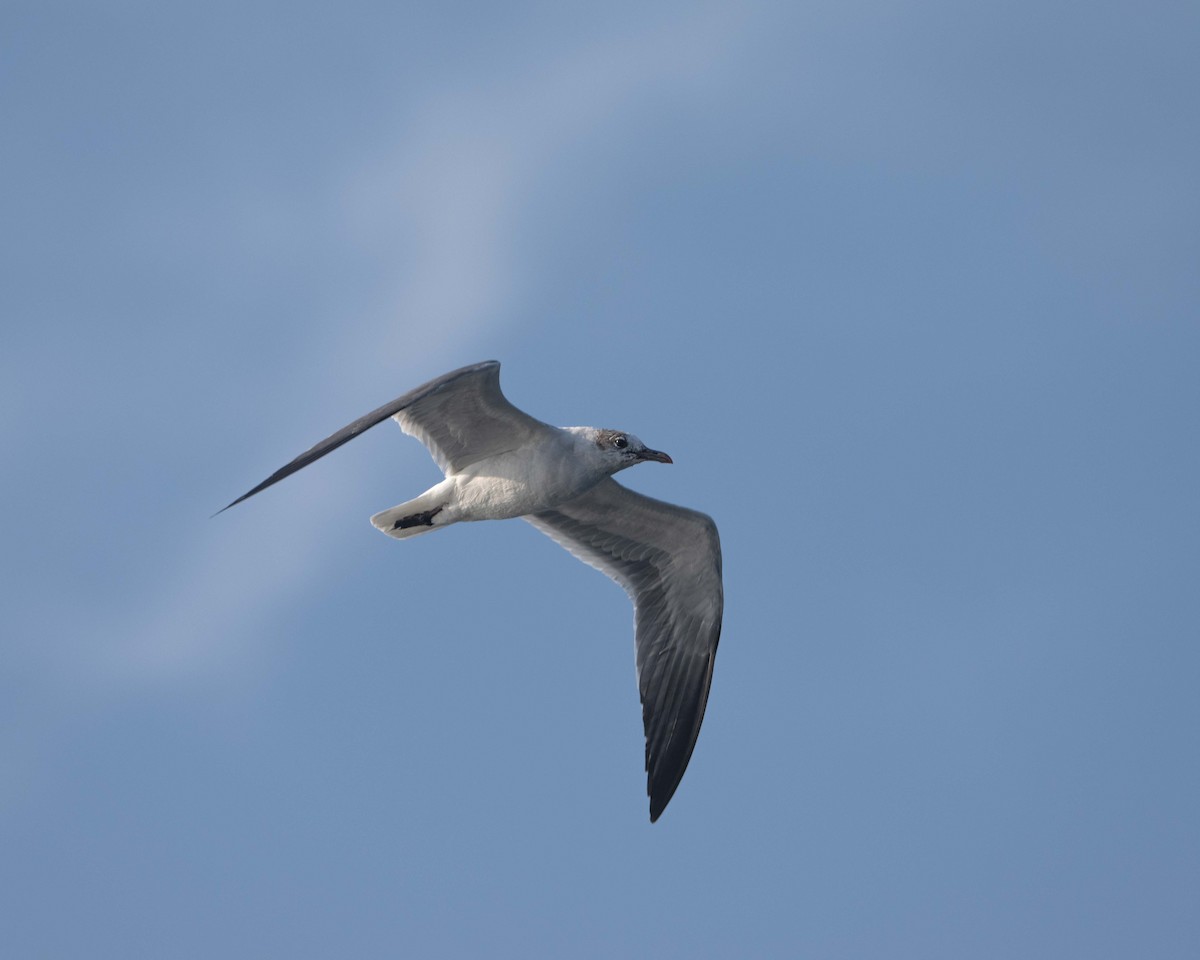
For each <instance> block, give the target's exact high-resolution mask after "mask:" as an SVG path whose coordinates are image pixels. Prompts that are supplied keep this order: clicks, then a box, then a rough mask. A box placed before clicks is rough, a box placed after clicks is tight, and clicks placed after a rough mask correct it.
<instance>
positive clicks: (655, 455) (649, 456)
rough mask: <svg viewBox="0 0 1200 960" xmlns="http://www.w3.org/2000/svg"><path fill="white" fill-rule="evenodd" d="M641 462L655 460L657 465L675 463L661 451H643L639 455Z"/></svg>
mask: <svg viewBox="0 0 1200 960" xmlns="http://www.w3.org/2000/svg"><path fill="white" fill-rule="evenodd" d="M638 459H639V460H653V461H655V462H656V463H674V462H675V461H674V460H672V459H671V458H670V457H668V456H667V455H666V454H665V453H663V452H662V451H661V450H649V449H646V450H643V451H642V452H641V453H639V454H638Z"/></svg>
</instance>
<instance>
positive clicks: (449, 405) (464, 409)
mask: <svg viewBox="0 0 1200 960" xmlns="http://www.w3.org/2000/svg"><path fill="white" fill-rule="evenodd" d="M388 417H395V418H396V420H397V421H398V422H399V423H400V426H401V428H402V429H403V430H404V431H405V432H406V433H409V434H411V435H413V436H415V437H416V438H417V439H418V440H420V441H421V442H422V443H424V444H425V446H426V447H428V448H429V451H430V453H432V454H433V457H434V459H435V460H436V461H437V463H438V466H440V467H441V468H442V470H443V471H446V472H450V471H451V470H460V469H462V467H464V466H466V465H467V464H470V463H474V462H475V461H476V460H481V459H483V458H485V457H489V456H491V455H492V454H494V453H500V452H503V451H504V450H508V449H512V448H513V447H517V446H520V445H521V444H522V443H523V442H524V441H526V440H528V439H529V437H531V436H532V435H533V434H534V433H536V432H537V431H539V430H549V429H551V428H550V427H547V426H546V425H545V424H544V423H541V422H540V421H538V420H535V419H534V418H533V417H531V416H529V415H528V414H525V413H522V412H521V411H520V410H518V409H517V408H516V407H514V406H513V405H512V404H511V403H509V402H508V401H507V400H506V399H504V394H502V393H501V392H500V364H499V363H498V362H497V361H495V360H488V361H486V362H484V363H476V364H473V365H471V366H469V367H462V368H460V369H458V370H454V371H452V372H450V373H447V374H444V375H443V376H440V377H438V378H437V379H436V380H430V381H429V382H428V383H426V384H424V385H423V386H420V387H417V388H416V389H415V390H410V391H409V392H408V393H406V394H404V396H402V397H397V398H396V399H395V400H392V401H391V402H390V403H385V404H384V405H383V406H382V407H379V408H378V409H375V410H372V411H371V412H370V413H368V414H366V415H365V416H362V417H359V418H358V419H357V420H355V421H354V422H353V423H351V424H347V425H346V426H344V427H342V429H341V430H339V431H338V432H337V433H335V434H332V435H331V436H328V437H326V438H325V439H324V440H322V441H321V442H320V443H317V444H315V445H314V446H313V447H311V448H310V449H308V450H306V451H305V452H304V453H302V454H300V456H298V457H296V459H295V460H293V461H291V463H288V464H286V465H284V466H282V467H280V468H279V469H278V470H276V471H275V472H274V473H273V474H271V475H270V476H269V477H267V479H266V480H264V481H263V482H262V483H260V484H259V485H258V486H257V487H255V488H254V489H253V490H250V491H248V492H246V493H243V494H242V495H241V496H240V497H238V498H237V499H236V500H234V501H233V502H232V503H230V504H228V505H227V506H224V507H222V508H221V509H220V510H218V511H217V513H222V512H224V511H225V510H228V509H229V508H230V507H232V506H234V505H235V504H238V503H241V502H242V501H243V500H247V499H249V498H250V497H252V496H254V495H255V494H256V493H261V492H262V491H263V490H266V489H267V487H270V486H272V485H274V484H276V483H278V482H279V481H280V480H283V479H284V478H285V477H290V476H291V475H292V474H293V473H295V472H296V471H297V470H300V469H302V468H304V467H307V466H308V465H309V464H310V463H312V462H314V461H316V460H320V459H321V457H323V456H325V454H327V453H330V452H332V451H334V450H336V449H337V448H338V447H340V446H341V445H342V444H343V443H346V442H347V441H349V440H353V439H354V438H355V437H357V436H358V435H359V434H360V433H362V432H363V431H365V430H369V429H370V428H371V427H373V426H375V424H377V423H382V422H383V421H384V420H386V419H387V418H388Z"/></svg>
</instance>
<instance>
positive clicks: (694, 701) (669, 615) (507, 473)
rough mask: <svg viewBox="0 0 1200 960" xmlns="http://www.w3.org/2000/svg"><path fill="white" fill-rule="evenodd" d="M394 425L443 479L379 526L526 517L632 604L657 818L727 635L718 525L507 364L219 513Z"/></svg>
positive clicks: (359, 425) (639, 448)
mask: <svg viewBox="0 0 1200 960" xmlns="http://www.w3.org/2000/svg"><path fill="white" fill-rule="evenodd" d="M388 417H392V418H394V419H395V420H396V422H397V423H398V424H400V429H401V430H403V431H404V432H405V433H407V434H409V435H410V436H413V437H416V438H417V439H418V440H420V441H421V442H422V443H423V444H425V446H426V447H427V448H428V449H429V452H430V453H431V454H432V455H433V458H434V460H436V461H437V465H438V466H439V467H440V468H441V469H442V472H443V473H444V474H445V479H444V480H442V481H441V482H440V483H437V484H435V485H434V486H433V487H430V488H429V489H428V490H426V491H425V492H424V493H423V494H421V495H420V496H419V497H416V498H415V499H413V500H409V501H408V502H406V503H402V504H400V505H399V506H397V507H392V508H391V509H390V510H384V511H382V512H381V513H377V514H375V516H373V517H372V518H371V523H372V524H374V526H375V527H376V528H377V529H378V530H381V531H383V532H384V533H386V534H387V535H388V536H389V537H395V538H396V539H397V540H406V539H408V538H409V537H415V536H417V535H419V534H422V533H429V532H430V531H432V530H438V529H441V528H442V527H447V526H449V525H450V524H452V523H460V522H462V521H466V520H504V519H508V518H511V517H521V518H522V519H524V520H528V521H529V522H530V523H532V524H533V525H534V526H535V527H537V529H539V530H541V531H542V533H544V534H546V535H547V536H549V537H551V538H552V539H553V540H555V541H557V542H558V543H559V544H561V545H562V546H563V547H565V548H566V549H567V550H569V551H570V552H571V553H573V554H574V555H575V556H576V557H578V558H579V559H580V560H583V561H584V562H585V563H588V564H591V565H592V566H593V567H596V568H597V569H598V570H600V571H602V572H603V573H605V574H607V575H608V576H610V577H611V578H612V579H613V580H615V581H617V583H619V584H620V585H621V586H622V587H624V588H625V591H626V592H627V593H628V594H629V596H630V598H631V599H632V600H633V606H634V623H635V635H636V647H637V676H638V688H639V691H640V693H641V700H642V721H643V724H644V726H645V731H646V776H647V783H646V789H647V793H648V795H649V797H650V821H651V822H654V821H655V820H657V819H658V818H659V816H660V815H661V814H662V812H663V810H664V809H665V808H666V806H667V803H668V802H669V801H670V799H671V797H672V796H673V795H674V794H675V789H676V788H677V787H678V786H679V781H680V779H681V778H682V777H683V773H684V771H685V770H686V769H687V765H688V761H689V760H690V759H691V756H692V750H693V749H694V748H695V746H696V737H697V736H698V735H699V733H700V724H701V721H703V719H704V708H705V705H706V704H707V702H708V691H709V687H710V686H711V685H712V673H713V661H714V658H715V656H716V652H717V641H718V639H719V638H720V635H721V613H722V608H723V603H724V600H723V590H722V584H721V543H720V539H719V538H718V536H717V527H716V524H714V523H713V521H712V518H711V517H708V516H706V515H705V514H703V513H698V512H697V511H695V510H688V509H686V508H684V507H677V506H675V505H674V504H670V503H664V502H662V501H661V500H654V499H652V498H650V497H646V496H643V495H642V494H640V493H635V492H634V491H632V490H629V489H628V488H626V487H623V486H621V485H620V484H619V483H617V482H616V480H614V479H613V474H615V473H618V472H620V471H621V470H624V469H626V468H627V467H632V466H634V465H636V464H639V463H646V462H647V461H653V462H656V463H671V462H672V461H671V458H670V457H669V456H667V455H666V454H665V453H662V452H660V451H658V450H651V449H650V448H649V447H647V446H646V445H645V444H644V443H642V441H641V440H639V439H638V438H637V437H636V436H634V435H633V434H632V433H627V432H625V431H621V430H605V429H597V428H596V427H552V426H550V425H549V424H546V423H542V422H541V421H540V420H535V419H534V418H533V417H531V416H529V415H528V414H526V413H523V412H522V411H520V410H518V409H517V408H516V407H514V406H513V405H512V404H511V403H509V402H508V400H506V399H505V397H504V394H503V393H501V392H500V364H499V363H497V362H496V361H494V360H491V361H487V362H485V363H477V364H474V365H472V366H468V367H463V368H461V369H459V370H455V371H453V372H451V373H447V374H445V375H444V376H441V377H438V378H437V379H435V380H431V381H429V382H428V383H426V384H425V385H424V386H420V387H417V388H416V389H415V390H411V391H409V392H408V393H406V394H404V396H402V397H397V398H396V399H395V400H393V401H392V402H391V403H385V404H384V405H383V406H382V407H379V408H378V409H377V410H373V411H371V412H370V413H368V414H366V416H363V417H359V418H358V419H357V420H355V421H354V422H353V423H351V424H349V425H347V426H345V427H343V428H342V429H341V430H339V431H337V433H335V434H333V435H332V436H329V437H326V438H325V439H324V440H322V441H321V442H320V443H318V444H316V445H315V446H313V447H312V448H311V449H310V450H308V451H306V452H305V453H302V454H300V456H298V457H296V459H294V460H293V461H291V463H289V464H287V465H286V466H283V467H281V468H280V469H278V470H276V471H275V472H274V473H273V474H271V476H269V477H267V479H266V480H264V481H263V482H262V483H260V484H259V485H258V486H256V487H254V488H253V489H252V490H250V491H248V492H247V493H244V494H242V496H240V497H238V498H237V499H236V500H234V501H233V502H232V503H230V504H228V505H227V506H225V507H223V508H222V509H221V510H220V511H218V513H221V512H224V511H225V510H228V509H229V507H232V506H234V505H235V504H238V503H241V502H242V501H243V500H246V499H248V498H249V497H252V496H254V495H255V494H256V493H261V492H262V491H263V490H265V489H267V487H270V486H272V485H273V484H276V483H278V482H279V481H280V480H283V479H284V478H285V477H288V476H291V475H292V474H293V473H295V472H296V471H297V470H300V469H301V468H303V467H306V466H308V465H309V464H310V463H313V462H314V461H316V460H319V459H320V458H321V457H323V456H325V454H327V453H329V452H331V451H333V450H336V449H337V448H338V447H340V446H341V445H342V444H343V443H346V442H347V441H349V440H353V439H354V438H355V437H357V436H358V435H359V434H360V433H362V432H363V431H365V430H368V429H369V428H371V427H373V426H375V425H376V424H377V423H381V422H382V421H384V420H386V419H387V418H388Z"/></svg>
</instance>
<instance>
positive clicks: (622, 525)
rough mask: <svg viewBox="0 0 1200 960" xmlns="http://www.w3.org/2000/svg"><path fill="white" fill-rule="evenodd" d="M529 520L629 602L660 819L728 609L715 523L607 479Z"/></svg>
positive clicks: (653, 806)
mask: <svg viewBox="0 0 1200 960" xmlns="http://www.w3.org/2000/svg"><path fill="white" fill-rule="evenodd" d="M525 519H526V520H528V521H529V522H530V523H532V524H533V525H534V526H535V527H537V528H538V529H539V530H541V531H542V532H543V533H545V534H547V535H548V536H550V537H552V538H553V539H554V540H555V541H557V542H558V543H559V544H561V545H562V546H564V547H566V549H567V550H569V551H570V552H571V553H573V554H574V555H575V556H577V557H579V558H580V559H581V560H583V561H584V562H585V563H589V564H591V565H592V566H594V567H596V568H597V569H599V570H601V571H602V572H604V573H606V574H607V575H608V576H610V577H612V578H613V579H614V580H616V581H617V582H618V583H619V584H621V586H623V587H624V588H625V591H626V592H627V593H628V594H629V596H630V598H631V599H632V600H633V605H634V623H635V634H636V644H637V673H638V689H639V692H640V694H641V700H642V722H643V725H644V727H645V732H646V789H647V793H648V794H649V796H650V819H651V821H654V820H657V819H658V817H659V815H660V814H661V813H662V811H663V810H664V808H665V807H666V805H667V803H668V802H669V801H670V799H671V797H672V796H673V795H674V793H675V789H676V788H677V787H678V786H679V781H680V780H681V779H682V777H683V774H684V771H685V770H686V769H687V765H688V761H689V760H690V759H691V756H692V751H693V750H694V749H695V746H696V738H697V736H699V733H700V724H701V723H702V722H703V720H704V708H705V706H706V705H707V703H708V692H709V689H710V688H711V686H712V671H713V663H714V660H715V657H716V653H717V643H718V641H719V639H720V636H721V615H722V611H723V607H724V598H723V588H722V584H721V542H720V538H719V537H718V535H717V527H716V524H714V523H713V521H712V519H711V518H710V517H707V516H705V515H704V514H702V513H697V512H696V511H695V510H688V509H685V508H684V507H677V506H675V505H673V504H669V503H664V502H662V501H661V500H654V499H652V498H651V497H646V496H643V495H642V494H640V493H635V492H634V491H632V490H629V489H627V488H625V487H622V486H621V485H620V484H619V483H617V482H616V481H615V480H613V479H611V478H609V479H606V480H603V481H601V482H600V483H599V484H597V485H596V486H595V487H593V488H592V489H591V490H589V491H588V492H587V493H585V494H583V495H582V496H580V497H576V498H575V499H574V500H571V501H569V502H567V503H565V504H561V505H560V506H558V507H557V508H556V509H554V510H546V511H543V512H541V513H537V514H534V515H533V516H530V517H526V518H525Z"/></svg>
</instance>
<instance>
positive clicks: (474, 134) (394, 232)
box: [80, 8, 737, 689]
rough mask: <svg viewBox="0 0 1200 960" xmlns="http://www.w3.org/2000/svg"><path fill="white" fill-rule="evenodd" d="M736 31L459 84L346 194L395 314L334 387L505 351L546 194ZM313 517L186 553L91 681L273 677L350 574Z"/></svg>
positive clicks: (677, 32)
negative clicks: (523, 229) (332, 581)
mask: <svg viewBox="0 0 1200 960" xmlns="http://www.w3.org/2000/svg"><path fill="white" fill-rule="evenodd" d="M733 26H734V25H733V24H732V23H731V22H730V20H729V18H728V16H727V15H725V14H723V13H720V12H715V8H714V10H704V9H701V10H699V11H692V12H690V13H689V15H688V16H687V18H685V19H683V20H681V21H680V20H676V21H671V22H664V23H661V24H660V25H659V27H658V28H657V29H656V30H654V31H650V32H643V33H639V34H637V35H633V36H627V37H617V38H608V39H604V40H600V41H596V42H593V43H591V44H590V45H587V46H585V47H582V48H579V49H575V50H560V51H559V52H557V53H556V54H555V55H554V56H553V57H552V58H551V59H550V60H549V61H548V62H543V63H531V64H529V65H528V66H526V67H523V68H521V69H519V70H516V71H514V72H512V73H511V75H510V76H509V77H508V79H507V80H505V81H502V82H498V83H488V82H485V81H484V79H483V78H475V81H474V82H473V83H471V84H469V85H468V84H464V83H459V84H458V85H456V86H455V87H454V89H447V90H444V91H443V92H442V93H441V94H440V95H438V96H435V97H434V98H432V99H431V100H430V101H429V102H427V103H426V104H424V106H423V107H422V108H421V109H418V110H416V111H415V113H414V114H413V115H414V116H415V117H416V119H415V121H414V122H413V123H412V124H411V125H409V126H408V127H407V128H406V129H405V130H404V131H403V132H402V135H399V136H398V137H397V139H396V142H395V143H394V144H392V145H391V146H389V147H387V148H385V149H383V150H382V151H380V152H379V153H377V154H376V156H375V157H373V158H371V159H369V160H367V161H366V162H365V163H364V164H363V165H362V166H361V167H359V168H357V169H354V170H350V171H348V172H347V174H346V176H345V177H344V178H343V180H342V181H341V182H340V183H338V184H336V185H335V187H334V189H335V190H336V191H337V192H338V194H339V197H340V203H341V205H342V209H343V211H344V226H345V229H346V231H347V235H348V237H349V239H350V240H351V242H353V243H354V244H355V245H357V246H359V247H360V248H361V249H362V250H363V251H364V256H365V255H372V256H375V257H381V258H384V261H385V263H387V264H389V265H390V268H391V269H393V270H394V274H395V277H396V280H395V284H394V287H393V289H392V290H391V292H390V293H388V294H387V295H385V296H382V297H380V298H378V303H379V304H380V305H379V307H378V309H376V310H375V311H374V312H372V313H368V315H366V316H362V317H361V318H359V319H358V320H357V321H356V322H354V323H353V324H351V325H347V326H343V327H341V328H340V334H339V338H338V343H336V344H334V355H333V356H332V357H330V356H325V358H324V359H323V361H322V362H323V364H324V366H325V367H326V369H328V370H330V371H331V374H330V375H331V377H332V378H337V377H345V378H351V380H387V381H389V382H392V381H395V382H396V383H397V384H398V385H399V386H403V385H408V384H410V382H411V381H415V380H416V379H418V378H421V377H423V376H426V375H428V374H429V373H430V372H431V371H436V370H438V369H440V368H441V367H443V366H446V365H450V364H453V363H456V362H460V361H461V360H462V359H463V357H464V356H467V355H468V354H469V356H467V358H468V359H479V358H478V357H476V356H474V352H475V351H473V350H469V349H468V347H469V345H470V344H471V343H472V342H475V341H482V340H483V339H484V338H485V336H490V335H493V334H494V332H495V331H494V329H493V327H494V325H495V324H496V322H497V318H503V317H507V316H512V315H513V313H514V312H515V307H516V306H517V305H518V304H519V301H520V299H521V297H522V296H523V295H524V294H525V292H526V291H527V290H529V289H530V288H532V287H533V286H534V285H535V284H536V283H537V281H538V269H539V268H538V263H539V252H538V251H537V250H534V249H519V248H518V246H517V245H516V244H514V242H513V239H512V238H513V234H514V233H515V221H516V219H517V218H519V217H520V216H521V213H522V210H523V208H524V207H525V206H526V205H527V204H528V203H529V202H530V201H531V199H532V198H533V197H534V196H535V195H536V193H537V191H538V188H539V183H540V182H541V181H542V180H543V179H544V177H546V176H547V175H548V173H549V171H551V170H552V168H553V167H554V166H555V163H556V161H557V160H559V159H560V158H561V156H562V154H563V152H564V151H567V150H570V149H573V148H576V147H577V146H578V144H579V143H580V142H581V141H586V140H587V139H588V138H599V137H605V136H616V135H619V134H620V131H621V125H622V123H623V122H636V121H637V120H638V118H639V116H640V114H639V111H641V110H643V109H644V108H645V104H646V103H647V102H648V101H654V100H655V99H656V98H658V97H662V96H678V95H681V94H682V95H685V96H686V95H693V94H694V93H695V92H696V91H697V90H700V91H702V89H703V86H704V84H705V83H707V82H711V79H712V77H711V75H712V73H713V71H716V70H719V68H720V66H721V65H722V64H723V63H724V61H725V58H727V55H728V53H729V50H730V48H731V44H732V43H733V40H734V38H735V37H736V35H737V31H736V30H735V29H733ZM697 84H699V85H700V86H699V87H697V86H696V85H697ZM326 382H327V383H328V382H331V381H330V380H326ZM330 399H332V398H330ZM305 400H306V404H307V405H319V403H320V398H319V397H318V398H317V399H316V400H314V398H313V397H312V396H311V395H309V396H307V397H306V398H305ZM329 406H330V408H331V409H332V408H335V407H336V406H337V404H336V403H332V402H331V403H330V404H329ZM252 479H253V478H252ZM325 482H328V481H325ZM314 483H316V481H314ZM308 489H309V490H310V491H312V490H320V491H322V493H323V494H325V495H328V496H332V495H333V494H332V491H331V490H329V489H327V488H326V487H321V486H319V485H318V486H312V487H309V488H308ZM295 495H296V494H293V496H295ZM315 499H316V498H315V497H314V500H315ZM306 516H307V517H308V519H307V520H306V522H305V523H304V524H302V525H289V526H288V527H287V528H286V530H283V531H280V530H270V529H268V527H267V524H269V523H270V522H271V521H269V520H267V519H266V518H265V517H262V518H259V519H254V520H247V519H242V520H241V522H239V523H238V524H237V525H234V524H227V525H225V526H222V527H221V528H220V532H219V536H218V535H216V534H215V533H213V532H212V531H211V530H206V531H205V532H204V533H203V534H202V535H198V536H197V537H196V538H194V539H193V540H191V541H189V542H184V543H181V544H179V547H178V554H177V556H178V558H179V559H178V563H177V564H176V566H175V567H174V568H171V569H168V570H166V571H164V573H163V574H162V576H161V578H160V580H159V582H158V583H156V584H154V586H153V589H152V590H151V593H152V595H153V598H152V599H150V602H147V600H148V599H149V598H147V597H144V596H143V597H138V598H135V599H134V602H133V603H131V604H130V605H129V607H128V608H127V609H125V610H123V611H120V617H121V619H123V620H124V623H123V624H122V625H120V626H119V627H118V628H116V629H114V630H112V631H111V634H110V635H112V636H119V637H124V638H127V639H125V640H123V641H121V642H120V643H118V644H117V645H115V646H106V647H104V649H103V650H100V649H93V650H92V651H91V652H92V654H93V655H94V656H96V657H99V658H101V659H103V660H107V661H108V662H107V665H103V664H99V663H96V662H94V657H86V658H84V661H85V662H86V666H84V665H83V664H82V663H81V664H80V673H81V675H82V674H86V675H87V676H88V677H90V678H92V680H93V681H94V682H101V683H112V684H115V687H116V688H118V689H119V688H124V687H125V686H126V685H127V684H135V685H144V684H147V683H160V682H179V681H181V680H183V679H186V678H193V677H196V676H198V675H201V676H210V675H212V674H214V673H216V674H218V675H219V674H222V673H226V672H228V671H229V670H230V669H231V668H234V669H236V666H237V665H239V664H251V663H255V662H257V660H258V654H259V653H260V652H261V649H260V648H261V643H260V642H259V641H258V640H257V639H256V638H259V637H261V636H262V635H263V633H264V630H263V625H264V624H266V623H269V622H270V619H271V617H272V615H273V612H274V611H278V610H279V609H281V608H282V607H283V606H284V605H285V604H287V603H288V602H289V600H290V599H291V598H294V597H295V596H296V594H297V592H298V591H302V590H305V589H309V588H311V587H312V585H313V584H315V583H318V582H319V581H320V579H321V577H322V572H323V571H327V570H328V565H329V564H330V563H333V562H336V557H331V556H330V553H329V551H328V550H327V549H324V548H323V547H322V544H323V543H328V538H329V536H330V528H329V523H322V522H321V521H320V520H319V517H320V516H321V510H320V509H319V506H318V504H317V503H316V502H314V503H313V509H312V510H311V511H307V512H306ZM264 542H273V543H275V547H274V548H265V547H264V545H263V544H264ZM268 549H269V550H270V553H269V556H268V555H267V554H266V553H265V552H264V551H265V550H268Z"/></svg>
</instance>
